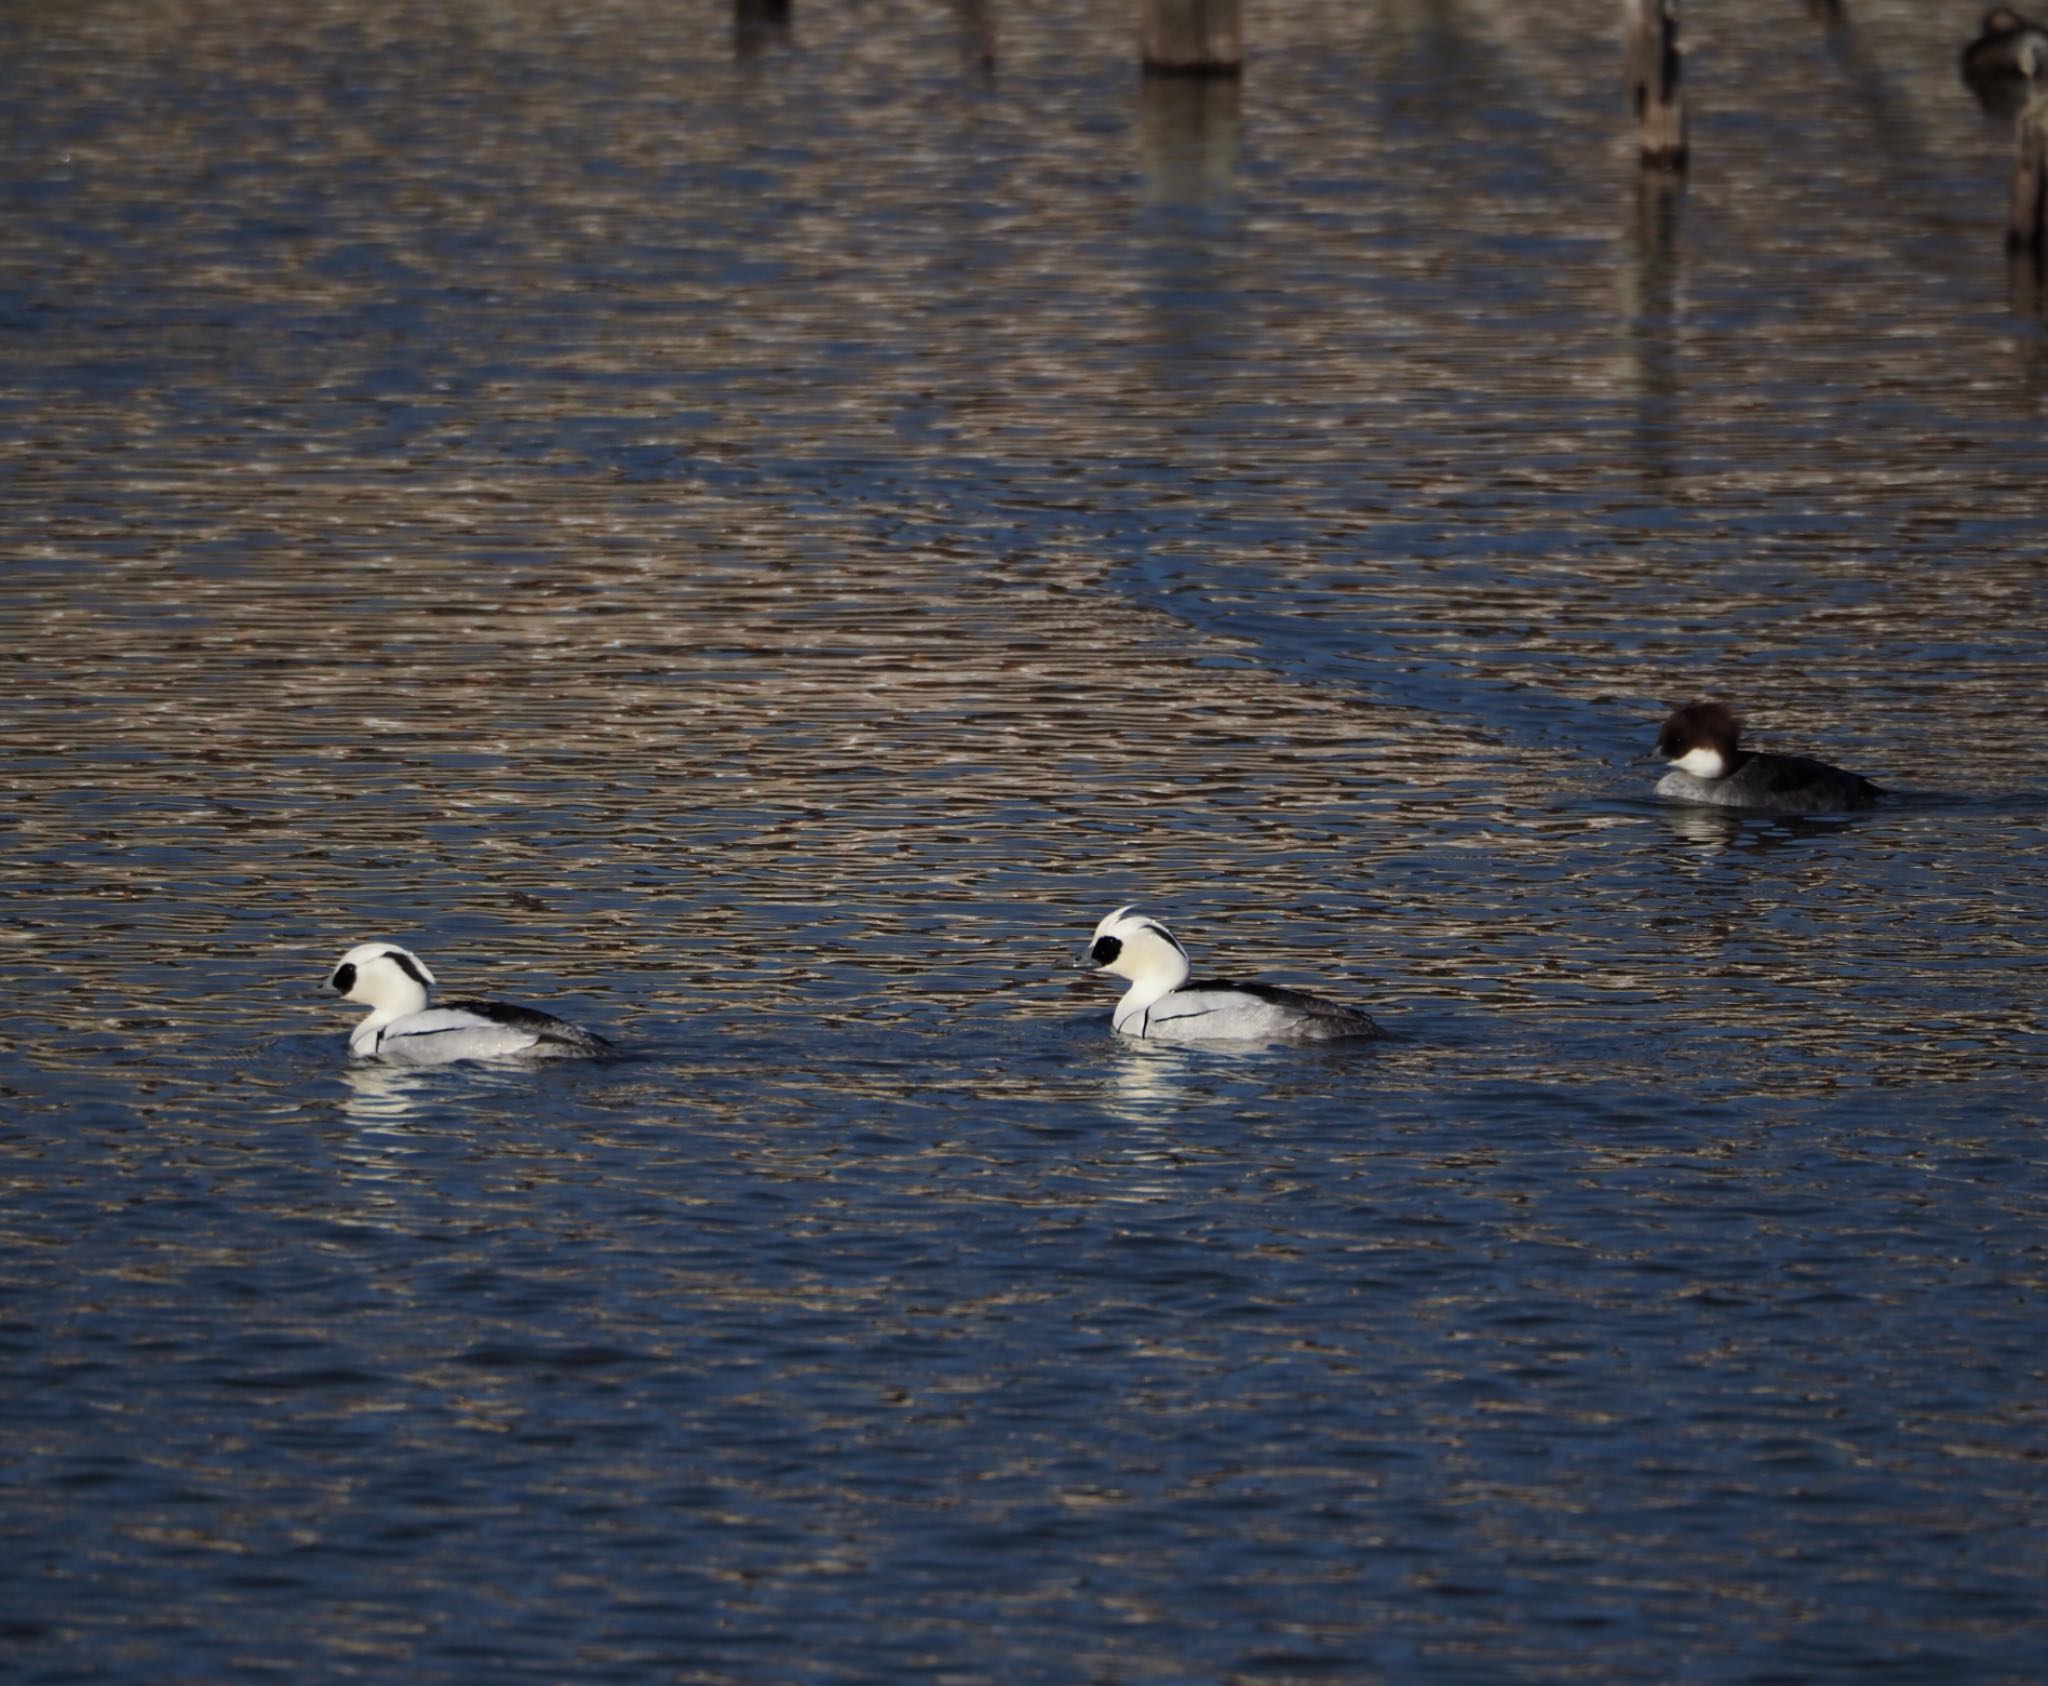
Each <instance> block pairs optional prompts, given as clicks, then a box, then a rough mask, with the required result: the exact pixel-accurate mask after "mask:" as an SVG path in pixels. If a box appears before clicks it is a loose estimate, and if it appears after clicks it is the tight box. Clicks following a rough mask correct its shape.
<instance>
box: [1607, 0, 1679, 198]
mask: <svg viewBox="0 0 2048 1686" xmlns="http://www.w3.org/2000/svg"><path fill="white" fill-rule="evenodd" d="M1625 8H1626V9H1625V11H1624V14H1623V15H1624V17H1625V19H1626V31H1627V34H1626V40H1625V48H1624V50H1625V53H1626V56H1627V65H1628V90H1629V103H1630V104H1631V105H1632V106H1633V107H1634V109H1635V114H1636V145H1637V148H1638V150H1640V152H1641V153H1642V158H1643V162H1644V163H1645V164H1655V165H1659V166H1662V167H1664V168H1666V169H1674V170H1675V169H1681V168H1683V167H1684V164H1685V155H1686V150H1687V140H1686V132H1685V92H1684V90H1683V89H1682V88H1681V87H1680V85H1679V84H1680V82H1681V80H1682V77H1683V65H1682V63H1681V60H1680V57H1679V52H1678V0H1625Z"/></svg>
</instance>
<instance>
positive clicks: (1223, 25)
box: [1142, 0, 1244, 76]
mask: <svg viewBox="0 0 2048 1686" xmlns="http://www.w3.org/2000/svg"><path fill="white" fill-rule="evenodd" d="M1142 4H1143V6H1144V25H1143V46H1144V53H1145V69H1146V70H1147V71H1148V72H1149V73H1151V74H1153V75H1157V76H1235V75H1237V74H1238V73H1239V72H1240V71H1242V70H1243V69H1244V29H1243V26H1242V24H1241V23H1240V21H1239V17H1240V9H1239V0H1142Z"/></svg>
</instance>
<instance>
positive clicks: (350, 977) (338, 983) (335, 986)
mask: <svg viewBox="0 0 2048 1686" xmlns="http://www.w3.org/2000/svg"><path fill="white" fill-rule="evenodd" d="M327 987H328V988H329V989H331V990H333V991H334V993H335V994H336V995H346V994H348V992H349V991H350V990H352V989H354V988H355V987H356V969H355V968H354V967H353V966H337V967H335V968H334V976H333V977H331V978H329V979H328V980H327Z"/></svg>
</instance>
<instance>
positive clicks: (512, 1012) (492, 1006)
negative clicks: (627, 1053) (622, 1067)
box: [441, 1001, 611, 1048]
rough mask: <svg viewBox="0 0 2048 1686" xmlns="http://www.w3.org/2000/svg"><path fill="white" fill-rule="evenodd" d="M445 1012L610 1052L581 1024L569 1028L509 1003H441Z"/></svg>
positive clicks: (561, 1021) (535, 1010)
mask: <svg viewBox="0 0 2048 1686" xmlns="http://www.w3.org/2000/svg"><path fill="white" fill-rule="evenodd" d="M441 1006H442V1007H443V1008H444V1009H453V1010H455V1011H457V1012H463V1013H474V1014H475V1015H476V1016H477V1017H478V1018H480V1019H487V1020H489V1021H490V1022H491V1023H492V1024H500V1025H503V1026H505V1027H506V1029H508V1030H525V1031H531V1032H532V1033H533V1034H534V1035H535V1036H537V1037H539V1038H540V1040H541V1041H543V1042H562V1043H566V1044H568V1045H569V1046H571V1047H576V1048H609V1047H610V1046H611V1043H609V1042H607V1041H606V1040H605V1039H604V1038H603V1037H602V1036H599V1035H598V1034H597V1032H596V1031H594V1030H585V1029H584V1028H583V1027H582V1026H581V1025H580V1024H571V1023H570V1022H569V1021H568V1020H567V1019H558V1018H556V1017H555V1015H554V1014H553V1013H544V1012H542V1011H541V1010H540V1009H539V1008H538V1007H517V1006H514V1005H513V1004H512V1003H511V1002H509V1001H444V1002H442V1003H441Z"/></svg>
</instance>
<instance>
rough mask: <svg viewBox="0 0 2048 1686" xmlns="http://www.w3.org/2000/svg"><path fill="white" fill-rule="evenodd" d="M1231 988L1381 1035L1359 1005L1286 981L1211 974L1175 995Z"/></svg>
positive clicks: (1320, 1017) (1376, 1023)
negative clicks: (1327, 997)
mask: <svg viewBox="0 0 2048 1686" xmlns="http://www.w3.org/2000/svg"><path fill="white" fill-rule="evenodd" d="M1205 989H1207V990H1231V991H1235V992H1236V993H1237V994H1239V995H1249V996H1250V997H1251V998H1252V999H1253V1000H1254V1001H1263V1002H1265V1003H1267V1004H1268V1005H1269V1006H1273V1007H1288V1008H1292V1009H1293V1010H1294V1011H1295V1012H1297V1013H1304V1014H1307V1015H1308V1016H1309V1017H1310V1018H1313V1019H1319V1020H1322V1021H1324V1022H1327V1023H1330V1024H1356V1025H1358V1026H1359V1027H1360V1028H1359V1030H1358V1032H1357V1034H1359V1035H1375V1036H1376V1035H1378V1034H1379V1028H1380V1027H1379V1024H1378V1022H1377V1021H1376V1020H1374V1019H1373V1017H1372V1015H1371V1014H1369V1013H1361V1012H1360V1011H1359V1010H1358V1009H1357V1008H1356V1007H1347V1006H1345V1005H1344V1004H1343V1003H1342V1002H1341V1001H1325V1000H1324V999H1323V998H1322V997H1321V996H1320V995H1311V994H1309V992H1308V991H1307V990H1305V989H1289V988H1288V987H1287V986H1286V985H1285V984H1269V983H1240V982H1238V981H1237V980H1236V979H1234V978H1233V979H1216V978H1211V979H1209V980H1208V981H1207V982H1202V983H1184V984H1182V985H1181V986H1180V988H1179V989H1177V990H1175V991H1174V992H1173V995H1169V996H1167V997H1166V1000H1168V1001H1171V1000H1172V999H1173V996H1174V995H1196V994H1199V993H1200V992H1201V991H1203V990H1205Z"/></svg>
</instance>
